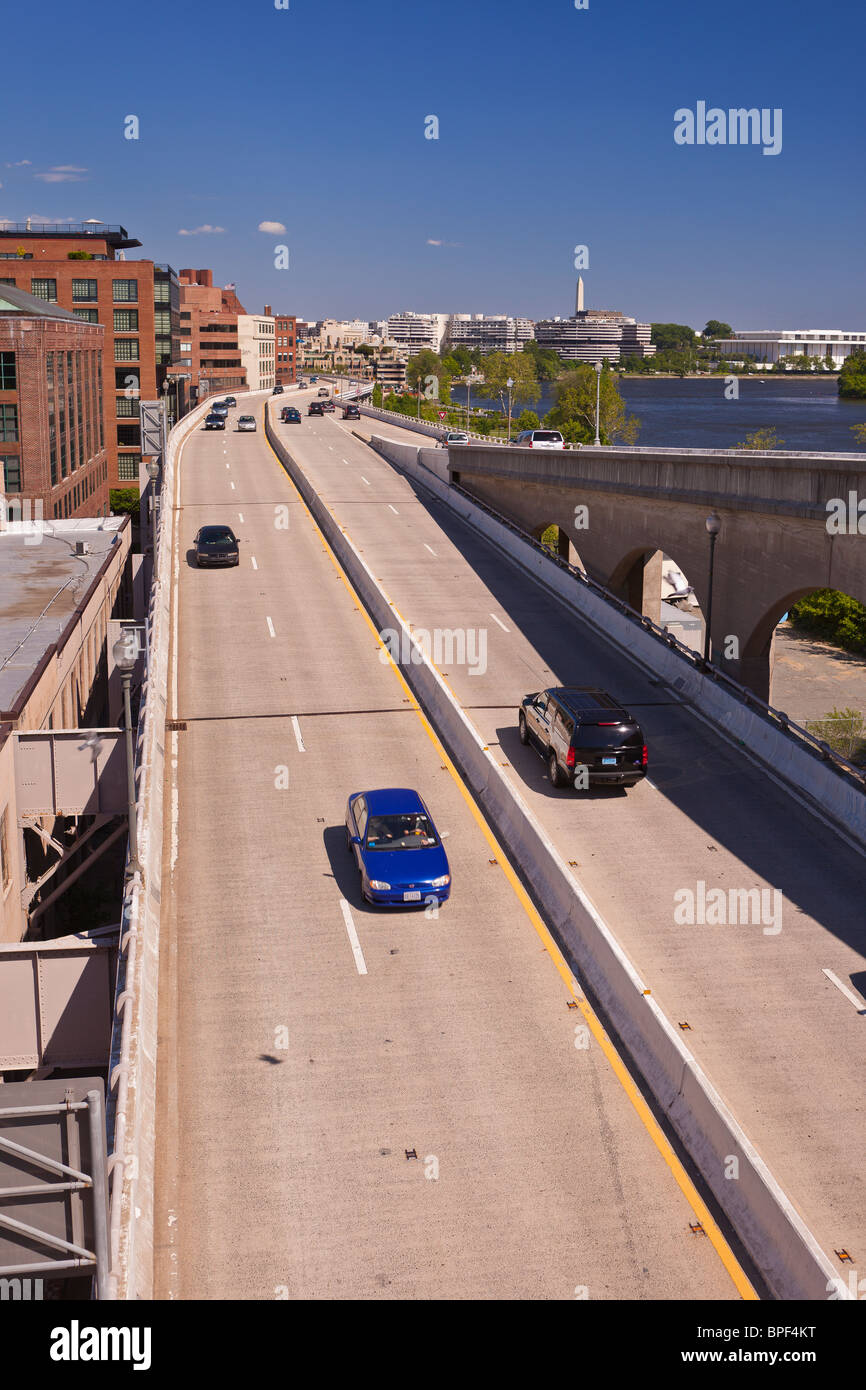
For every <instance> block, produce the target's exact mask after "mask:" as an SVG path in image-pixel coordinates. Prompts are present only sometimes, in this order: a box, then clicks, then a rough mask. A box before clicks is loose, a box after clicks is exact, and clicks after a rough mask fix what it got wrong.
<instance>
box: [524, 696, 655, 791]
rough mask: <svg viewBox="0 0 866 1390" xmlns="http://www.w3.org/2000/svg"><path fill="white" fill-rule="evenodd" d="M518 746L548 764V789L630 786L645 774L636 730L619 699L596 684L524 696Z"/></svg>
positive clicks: (644, 755) (643, 754)
mask: <svg viewBox="0 0 866 1390" xmlns="http://www.w3.org/2000/svg"><path fill="white" fill-rule="evenodd" d="M517 724H518V730H519V733H520V742H521V743H523V744H528V743H531V744H532V745H533V746H534V747H535V748H536V749H537V750H538V752H539V753H540V754H541V756H542V758H544V760H545V762H546V763H547V770H548V773H549V776H550V783H551V786H554V787H564V786H566V785H568V783H570V782H571V783H573V784H574V785H576V786H581V777H580V776H579V774H580V773H581V769H585V771H584V772H583V774H582V783H583V787H584V788H585V787H587V786H590V787H591V786H595V785H597V784H614V785H618V786H623V787H633V786H634V784H635V782H639V781H640V780H641V778H642V777H645V776H646V773H647V747H646V742H645V741H644V736H643V733H642V731H641V727H640V725H639V724H638V722H637V720H636V719H634V718H632V716H631V715H630V714H629V712H628V710H627V709H624V708H623V706H622V705H621V704H620V702H619V701H618V700H615V699H614V698H613V696H612V695H608V693H607V691H605V690H600V689H598V688H597V687H596V686H580V685H571V686H553V687H551V688H550V689H549V690H541V691H538V692H537V693H536V694H535V695H527V696H526V697H525V698H524V700H523V701H522V703H521V706H520V711H519V713H518V716H517Z"/></svg>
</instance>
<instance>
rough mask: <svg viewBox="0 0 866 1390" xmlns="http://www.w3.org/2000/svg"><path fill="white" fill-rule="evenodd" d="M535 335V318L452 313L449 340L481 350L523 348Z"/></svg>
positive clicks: (451, 342)
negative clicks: (533, 319)
mask: <svg viewBox="0 0 866 1390" xmlns="http://www.w3.org/2000/svg"><path fill="white" fill-rule="evenodd" d="M534 337H535V325H534V323H533V322H532V319H523V318H512V317H511V316H510V315H508V314H452V315H451V317H450V319H449V320H448V342H449V343H450V344H451V346H452V347H465V348H478V349H479V350H480V351H481V352H485V353H486V352H509V353H511V352H520V351H521V349H522V348H523V344H524V343H527V342H529V340H530V338H534Z"/></svg>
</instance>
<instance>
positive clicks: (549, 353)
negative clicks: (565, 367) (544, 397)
mask: <svg viewBox="0 0 866 1390" xmlns="http://www.w3.org/2000/svg"><path fill="white" fill-rule="evenodd" d="M523 355H525V356H528V357H531V358H532V360H533V362H534V363H535V375H536V377H537V378H538V380H539V381H556V379H557V377H558V376H559V374H560V372H561V371H562V358H561V357H560V356H559V354H558V353H556V352H554V351H553V349H552V348H543V347H539V346H538V343H537V342H536V341H535V339H534V338H530V339H529V341H528V342H527V343H524V344H523Z"/></svg>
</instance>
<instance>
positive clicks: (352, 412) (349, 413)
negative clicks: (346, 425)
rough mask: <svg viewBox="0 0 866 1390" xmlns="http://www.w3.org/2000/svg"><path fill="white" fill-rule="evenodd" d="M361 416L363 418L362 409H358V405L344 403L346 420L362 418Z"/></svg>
mask: <svg viewBox="0 0 866 1390" xmlns="http://www.w3.org/2000/svg"><path fill="white" fill-rule="evenodd" d="M360 418H361V412H360V410H359V409H358V407H357V406H356V405H344V406H343V419H344V420H360Z"/></svg>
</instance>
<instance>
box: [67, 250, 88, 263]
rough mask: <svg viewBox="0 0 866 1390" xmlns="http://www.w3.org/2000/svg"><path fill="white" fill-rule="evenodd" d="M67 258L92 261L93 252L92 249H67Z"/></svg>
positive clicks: (69, 259)
mask: <svg viewBox="0 0 866 1390" xmlns="http://www.w3.org/2000/svg"><path fill="white" fill-rule="evenodd" d="M66 259H67V260H68V261H92V260H93V253H92V252H91V251H67V253H66Z"/></svg>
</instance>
